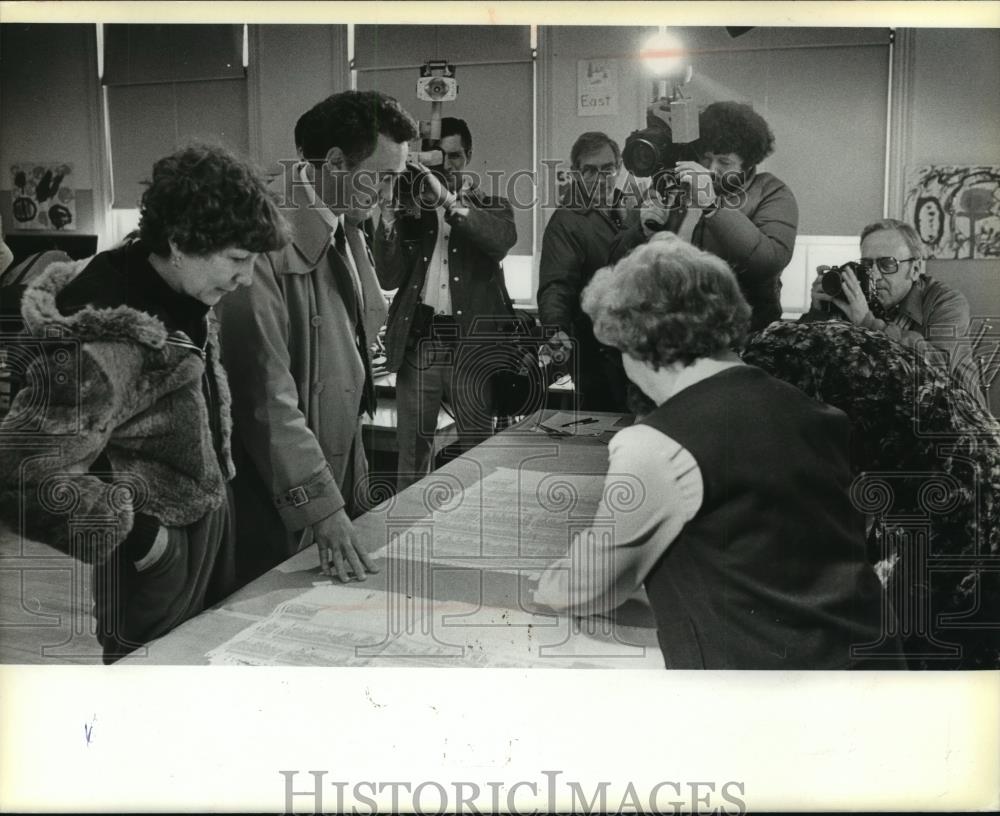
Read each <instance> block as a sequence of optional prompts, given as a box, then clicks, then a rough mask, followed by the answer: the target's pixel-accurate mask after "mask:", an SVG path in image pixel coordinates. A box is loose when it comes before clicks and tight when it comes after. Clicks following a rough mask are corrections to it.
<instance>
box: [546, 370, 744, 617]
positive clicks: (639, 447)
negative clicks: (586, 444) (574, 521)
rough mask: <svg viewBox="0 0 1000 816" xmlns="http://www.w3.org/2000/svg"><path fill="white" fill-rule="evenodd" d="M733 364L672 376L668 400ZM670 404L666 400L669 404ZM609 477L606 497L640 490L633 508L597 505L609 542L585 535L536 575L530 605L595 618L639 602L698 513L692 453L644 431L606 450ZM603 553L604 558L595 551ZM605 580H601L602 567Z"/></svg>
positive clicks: (698, 478) (633, 431)
mask: <svg viewBox="0 0 1000 816" xmlns="http://www.w3.org/2000/svg"><path fill="white" fill-rule="evenodd" d="M735 365H742V363H740V362H738V361H732V360H727V359H723V360H716V359H707V358H702V359H699V360H696V361H695V362H694V363H692V364H691V365H690V366H688V367H687V368H685V369H683V371H681V373H680V374H679V375H678V377H677V380H676V381H675V383H674V386H673V389H672V390H671V393H670V397H673V396H674V395H675V394H677V393H678V392H679V391H681V390H683V389H685V388H688V387H689V386H692V385H694V384H695V383H697V382H700V381H701V380H703V379H706V378H707V377H711V376H712V375H713V374H717V373H719V372H720V371H722V370H723V369H726V368H731V367H732V366H735ZM668 399H669V397H668ZM608 457H609V466H608V475H607V477H606V480H605V488H604V495H605V496H608V495H613V494H614V493H615V492H616V491H614V490H609V487H610V486H612V485H614V484H615V483H616V481H617V480H620V479H622V478H625V479H628V480H636V481H637V482H638V484H640V485H641V486H642V487H643V500H642V502H641V504H640V505H639V506H638V507H629V508H628V510H627V512H621V513H615V512H614V510H612V509H610V508H609V507H608V506H607V505H606V504H605V502H604V500H602V501H601V504H600V507H599V509H598V513H597V517H598V518H608V517H611V518H613V519H614V522H613V529H614V535H613V540H611V541H610V542H608V541H607V540H606V533H605V532H604V531H603V530H602V531H594V532H591V531H589V530H586V531H584V532H583V533H579V534H577V535H576V536H574V539H573V541H572V543H571V547H570V554H569V556H567V557H566V558H562V559H559V560H558V561H556V562H555V563H553V564H551V565H550V566H549V567H548V568H547V569H546V570H545V572H544V573H543V574H542V576H541V578H540V580H539V582H538V589H537V590H536V592H535V595H534V600H535V603H537V604H540V605H543V606H547V607H550V608H552V609H561V610H569V611H571V612H573V613H574V614H594V613H599V612H603V611H606V610H609V609H614V608H615V607H617V606H620V605H621V604H622V603H624V602H625V601H626V600H628V599H629V598H632V597H643V598H644V594H643V593H642V583H643V581H644V580H645V578H646V576H647V575H648V574H649V572H650V571H651V570H652V569H653V567H654V566H656V563H657V562H658V561H659V560H660V558H661V557H662V556H663V554H664V553H665V552H666V550H667V548H668V547H669V546H670V545H671V544H672V543H673V542H674V541H675V540H676V538H677V536H678V535H680V532H681V530H683V529H684V525H685V524H687V523H688V522H689V521H691V519H693V518H694V517H695V515H696V514H697V513H698V510H700V509H701V504H702V500H703V497H704V481H703V479H702V475H701V470H700V468H699V467H698V463H697V462H696V461H695V459H694V457H693V456H692V455H691V452H690V451H688V450H687V448H685V447H683V446H682V445H680V444H679V443H678V442H677V441H675V440H674V439H671V438H670V437H669V436H667V435H666V434H663V433H661V432H660V431H658V430H656V429H655V428H651V427H649V426H648V425H641V424H640V425H633V426H631V427H629V428H625V429H624V430H622V431H619V432H618V433H617V434H615V435H614V437H612V439H611V442H610V443H609V445H608ZM595 548H596V549H597V550H602V549H608V550H610V551H609V552H606V553H605V554H604V555H603V556H602V555H601V554H600V553H598V554H597V555H595V554H594V553H593V550H594V549H595ZM607 565H610V571H609V572H602V567H603V568H605V569H607Z"/></svg>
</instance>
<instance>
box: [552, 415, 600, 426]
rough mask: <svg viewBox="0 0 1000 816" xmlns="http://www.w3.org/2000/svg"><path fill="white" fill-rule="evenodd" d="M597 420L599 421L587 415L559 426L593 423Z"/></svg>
mask: <svg viewBox="0 0 1000 816" xmlns="http://www.w3.org/2000/svg"><path fill="white" fill-rule="evenodd" d="M595 422H597V420H596V419H594V417H587V418H586V419H577V420H574V421H573V422H564V423H563V424H562V425H560V426H559V427H560V428H568V427H569V426H570V425H592V424H593V423H595Z"/></svg>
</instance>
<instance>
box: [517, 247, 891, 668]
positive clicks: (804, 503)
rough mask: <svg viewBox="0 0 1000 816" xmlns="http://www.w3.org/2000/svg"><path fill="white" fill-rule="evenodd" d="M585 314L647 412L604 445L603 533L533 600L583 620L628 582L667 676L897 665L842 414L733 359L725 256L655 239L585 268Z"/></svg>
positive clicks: (580, 547)
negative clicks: (645, 611) (618, 495)
mask: <svg viewBox="0 0 1000 816" xmlns="http://www.w3.org/2000/svg"><path fill="white" fill-rule="evenodd" d="M583 308H584V310H585V311H586V312H587V314H588V315H590V317H591V319H592V320H593V322H594V328H595V333H596V334H597V337H598V339H599V340H600V341H601V342H602V343H605V344H606V345H609V346H613V347H614V348H617V349H619V350H620V351H621V352H622V358H623V362H624V365H625V371H626V373H627V374H628V376H629V378H630V379H631V380H632V381H633V382H634V383H636V385H638V386H639V387H640V388H641V389H642V390H643V392H645V393H646V394H647V395H648V396H649V397H650V398H651V399H652V400H653V402H654V403H655V404H656V408H654V409H653V410H652V411H651V412H650V413H649V414H648V415H647V416H645V417H644V418H643V419H642V420H641V421H640V422H639V423H638V424H636V425H634V426H633V427H631V428H627V429H625V430H623V431H621V432H619V433H618V434H617V435H616V436H615V437H614V438H613V439H612V440H611V443H610V445H609V454H610V468H609V474H608V476H607V481H608V484H607V486H606V490H605V494H604V495H605V496H611V495H613V494H614V490H613V488H612V485H613V484H614V483H615V482H616V481H618V480H627V481H631V482H632V483H633V485H637V486H638V489H637V495H638V496H639V497H640V500H638V501H637V502H635V506H634V507H632V508H630V510H629V511H628V512H621V511H619V512H614V511H613V509H609V508H608V507H607V506H606V505H604V504H602V507H601V508H600V510H599V512H600V513H602V514H607V513H613V515H614V519H615V525H614V533H613V536H612V537H611V540H605V541H604V542H603V543H602V541H601V538H600V537H599V536H592V535H584V536H582V537H580V538H578V539H576V540H575V541H574V542H573V545H572V548H571V552H570V555H569V556H568V558H567V559H565V560H563V561H562V562H557V563H556V564H553V565H552V566H551V567H550V568H549V569H548V570H547V571H546V572H545V573H544V574H543V576H542V578H541V580H540V581H539V586H538V589H537V591H536V593H535V600H536V602H538V603H541V604H543V605H547V606H549V607H551V608H555V609H568V610H569V611H572V612H574V613H576V614H593V613H599V612H602V611H605V610H608V609H613V608H615V607H617V606H619V605H620V604H621V603H623V602H624V601H625V600H627V599H628V598H629V597H631V596H633V595H634V594H636V593H637V592H638V591H639V589H640V587H642V586H644V587H645V592H646V595H647V597H648V600H649V603H650V605H651V607H652V610H653V613H654V615H655V618H656V624H657V634H658V638H659V643H660V648H661V650H662V651H663V657H664V661H665V663H666V666H667V667H668V668H678V669H696V668H707V669H837V668H859V667H860V668H867V667H871V668H887V667H893V666H896V665H902V664H901V663H900V662H899V661H898V660H897V659H896V658H895V657H894V655H895V654H896V652H897V651H898V644H897V643H896V641H895V640H894V638H893V637H890V636H888V635H886V636H883V634H882V633H883V631H891V629H892V627H891V626H889V625H888V623H889V620H888V618H889V615H891V614H892V613H891V610H886V609H884V606H883V593H882V588H881V585H880V584H879V581H878V578H877V577H876V575H875V572H874V570H873V569H872V567H871V566H870V565H869V564H868V562H867V561H866V560H865V553H864V527H863V520H862V516H861V515H860V514H859V512H858V511H857V510H856V508H855V507H854V506H853V505H852V502H851V497H850V484H851V472H850V469H849V464H848V436H849V432H850V429H849V425H848V421H847V418H846V417H845V415H844V414H843V413H841V412H840V411H838V410H837V409H835V408H831V407H829V406H826V405H823V404H822V403H820V402H817V401H815V400H812V399H810V398H809V397H807V396H806V395H805V394H803V393H802V392H801V391H799V390H798V389H796V388H794V387H792V386H790V385H788V384H786V383H784V382H781V381H780V380H777V379H775V378H773V377H771V376H769V375H768V374H766V373H765V372H763V371H762V370H760V369H758V368H755V367H753V366H749V365H745V364H744V363H742V362H741V360H740V358H739V357H738V356H737V355H736V353H735V351H734V350H733V349H735V348H738V347H739V346H740V345H741V343H742V342H743V340H744V337H745V336H746V333H747V329H748V326H749V320H750V307H749V306H748V305H747V303H746V300H745V299H744V297H743V295H742V294H741V293H740V289H739V286H738V284H737V282H736V279H735V277H734V276H733V273H732V272H731V271H730V269H729V268H728V266H727V265H726V263H725V262H724V261H722V260H721V259H719V258H717V257H715V256H714V255H711V254H709V253H707V252H704V251H702V250H699V249H696V248H695V247H693V246H691V245H690V244H687V243H685V242H683V241H681V240H679V239H678V238H677V237H676V236H674V235H672V234H669V233H663V234H660V235H658V236H656V237H654V238H653V239H652V240H651V241H650V242H649V243H648V244H646V245H645V246H643V247H641V248H639V249H638V250H636V251H635V252H633V253H632V254H631V255H629V256H628V257H626V258H625V259H623V260H622V261H620V262H619V263H618V264H617V265H616V266H615V267H614V268H607V269H603V270H601V271H600V272H598V273H597V275H596V276H595V277H594V279H593V281H592V282H591V284H590V285H589V286H588V287H587V289H586V290H585V291H584V297H583ZM595 549H596V550H599V551H595ZM588 564H589V565H599V566H598V567H597V568H594V567H587V566H585V565H588Z"/></svg>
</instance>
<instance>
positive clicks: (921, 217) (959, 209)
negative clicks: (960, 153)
mask: <svg viewBox="0 0 1000 816" xmlns="http://www.w3.org/2000/svg"><path fill="white" fill-rule="evenodd" d="M906 190H907V192H906V198H905V200H904V202H903V209H904V216H903V220H905V221H907V222H908V223H910V224H912V225H913V226H914V228H915V229H916V230H917V233H918V234H919V235H920V237H921V239H922V240H923V242H924V247H925V248H926V256H927V257H928V258H947V259H952V260H965V259H983V258H1000V165H953V164H947V165H923V166H920V167H910V168H907V173H906Z"/></svg>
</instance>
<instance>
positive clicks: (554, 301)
mask: <svg viewBox="0 0 1000 816" xmlns="http://www.w3.org/2000/svg"><path fill="white" fill-rule="evenodd" d="M618 235H619V227H618V226H617V225H616V223H615V222H614V220H613V219H612V218H611V217H610V216H609V214H608V212H606V211H604V210H600V209H595V208H589V207H569V206H561V207H559V208H558V209H557V210H556V211H555V212H554V213H552V217H551V218H550V219H549V223H548V224H547V225H546V227H545V234H544V236H543V237H542V257H541V261H540V262H539V267H538V317H539V320H540V321H541V323H542V326H545V327H556V326H557V327H559V328H560V329H562V330H563V331H564V332H566V333H567V334H568V335H569V336H570V337H572V338H573V340H574V341H575V343H576V353H575V356H574V357H573V359H572V360H571V361H570V373H571V374H572V375H573V380H574V382H575V384H576V387H577V389H578V391H579V393H580V397H581V404H580V406H579V407H583V408H587V409H588V410H607V411H622V412H624V411H625V410H626V388H627V381H626V378H625V371H624V368H623V367H622V365H621V355H620V354H619V353H618V352H617V351H614V350H613V349H608V348H607V347H605V346H603V345H601V344H600V343H599V342H597V339H596V338H595V337H594V327H593V324H592V323H591V321H590V318H589V317H587V315H586V314H584V312H583V310H582V309H581V308H580V295H581V293H582V292H583V289H584V287H585V286H586V285H587V284H588V283H590V279H591V278H592V277H594V273H595V272H596V271H597V270H598V269H601V268H602V267H604V266H607V265H608V259H609V257H610V254H611V247H612V245H613V244H614V242H615V239H616V238H617V236H618Z"/></svg>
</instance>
